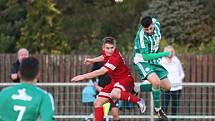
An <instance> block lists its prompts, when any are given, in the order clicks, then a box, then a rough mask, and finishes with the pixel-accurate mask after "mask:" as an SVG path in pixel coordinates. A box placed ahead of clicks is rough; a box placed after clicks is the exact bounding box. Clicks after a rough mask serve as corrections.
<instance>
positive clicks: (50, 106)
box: [40, 93, 54, 121]
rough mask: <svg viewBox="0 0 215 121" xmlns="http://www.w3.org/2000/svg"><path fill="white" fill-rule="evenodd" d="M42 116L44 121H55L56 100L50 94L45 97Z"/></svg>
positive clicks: (41, 110)
mask: <svg viewBox="0 0 215 121" xmlns="http://www.w3.org/2000/svg"><path fill="white" fill-rule="evenodd" d="M40 116H41V119H42V121H54V100H53V97H52V95H51V94H50V93H46V94H45V95H44V96H43V99H42V104H41V107H40Z"/></svg>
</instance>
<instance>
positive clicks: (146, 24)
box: [140, 16, 152, 28]
mask: <svg viewBox="0 0 215 121" xmlns="http://www.w3.org/2000/svg"><path fill="white" fill-rule="evenodd" d="M140 23H141V25H142V26H143V27H144V28H148V27H149V26H150V25H151V23H152V17H150V16H145V17H143V18H142V19H141V21H140Z"/></svg>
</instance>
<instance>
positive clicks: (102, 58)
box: [84, 55, 104, 65]
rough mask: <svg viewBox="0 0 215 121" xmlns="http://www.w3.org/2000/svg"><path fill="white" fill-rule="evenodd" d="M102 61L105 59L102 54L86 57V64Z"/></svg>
mask: <svg viewBox="0 0 215 121" xmlns="http://www.w3.org/2000/svg"><path fill="white" fill-rule="evenodd" d="M101 61H104V57H103V56H102V55H101V56H98V57H95V58H85V59H84V64H86V65H89V64H93V63H96V62H101Z"/></svg>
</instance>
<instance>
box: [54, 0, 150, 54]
mask: <svg viewBox="0 0 215 121" xmlns="http://www.w3.org/2000/svg"><path fill="white" fill-rule="evenodd" d="M57 1H58V4H59V6H60V9H61V11H62V13H63V15H64V16H63V21H64V23H63V33H64V36H65V37H66V38H67V39H68V40H70V47H71V50H72V52H74V53H86V52H87V53H98V51H99V50H100V49H101V40H102V38H103V37H105V36H113V37H115V38H116V39H117V41H118V47H119V48H120V50H121V51H124V52H128V51H130V50H131V48H132V45H131V44H132V43H133V39H134V34H135V32H134V30H135V31H136V29H135V25H136V24H137V23H136V22H137V21H138V20H139V16H140V15H138V14H139V13H140V11H142V10H144V9H146V5H147V0H132V1H131V0H124V1H123V3H115V2H114V1H112V0H81V1H77V0H64V1H62V0H57ZM143 3H144V4H143ZM140 4H142V6H141V5H140Z"/></svg>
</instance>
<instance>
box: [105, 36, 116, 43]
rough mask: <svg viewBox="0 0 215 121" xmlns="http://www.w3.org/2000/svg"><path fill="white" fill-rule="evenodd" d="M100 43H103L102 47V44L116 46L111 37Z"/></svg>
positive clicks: (114, 40)
mask: <svg viewBox="0 0 215 121" xmlns="http://www.w3.org/2000/svg"><path fill="white" fill-rule="evenodd" d="M102 41H103V45H104V44H112V45H116V39H115V38H113V37H111V36H109V37H105V38H103V39H102Z"/></svg>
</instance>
